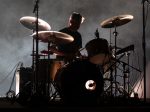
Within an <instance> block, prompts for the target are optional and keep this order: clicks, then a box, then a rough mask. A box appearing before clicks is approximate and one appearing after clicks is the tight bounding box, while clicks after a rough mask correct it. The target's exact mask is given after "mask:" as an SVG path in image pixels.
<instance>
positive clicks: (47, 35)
mask: <svg viewBox="0 0 150 112" xmlns="http://www.w3.org/2000/svg"><path fill="white" fill-rule="evenodd" d="M31 36H32V37H33V38H36V37H37V35H36V32H35V33H33V34H32V35H31ZM38 39H39V40H41V41H42V42H52V43H55V44H66V43H70V42H72V41H73V40H74V38H73V37H72V36H70V35H68V34H66V33H62V32H58V31H39V32H38Z"/></svg>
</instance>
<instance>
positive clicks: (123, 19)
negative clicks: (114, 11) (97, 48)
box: [101, 15, 133, 28]
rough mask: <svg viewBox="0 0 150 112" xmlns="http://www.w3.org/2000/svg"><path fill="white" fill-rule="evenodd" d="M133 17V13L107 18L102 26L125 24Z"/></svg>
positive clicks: (109, 26) (110, 26)
mask: <svg viewBox="0 0 150 112" xmlns="http://www.w3.org/2000/svg"><path fill="white" fill-rule="evenodd" d="M132 19H133V16H132V15H119V16H114V17H112V18H109V19H106V20H105V21H103V22H102V23H101V27H102V28H112V27H117V26H121V25H124V24H126V23H128V22H130V21H131V20H132Z"/></svg>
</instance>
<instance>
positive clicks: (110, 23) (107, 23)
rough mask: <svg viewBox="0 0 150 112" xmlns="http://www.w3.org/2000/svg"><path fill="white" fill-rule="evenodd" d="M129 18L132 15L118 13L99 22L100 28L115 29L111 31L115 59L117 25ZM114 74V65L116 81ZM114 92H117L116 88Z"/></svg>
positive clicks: (131, 18) (127, 20)
mask: <svg viewBox="0 0 150 112" xmlns="http://www.w3.org/2000/svg"><path fill="white" fill-rule="evenodd" d="M131 20H133V16H132V15H118V16H114V17H111V18H108V19H106V20H104V21H103V22H101V24H100V25H101V27H102V28H114V29H115V30H114V32H113V35H114V37H115V51H114V52H115V59H116V47H117V36H118V32H117V27H118V26H121V25H124V24H126V23H128V22H130V21H131ZM116 75H117V70H116V67H115V82H116V78H117V76H116ZM115 93H117V90H116V92H115ZM115 96H116V95H115Z"/></svg>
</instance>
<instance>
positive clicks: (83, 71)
mask: <svg viewBox="0 0 150 112" xmlns="http://www.w3.org/2000/svg"><path fill="white" fill-rule="evenodd" d="M91 81H92V82H91ZM55 82H56V84H57V85H58V88H59V92H60V94H61V97H62V99H63V100H64V101H65V102H67V103H76V104H94V103H97V100H98V98H99V97H100V96H101V93H102V92H103V76H102V73H101V70H100V68H99V67H98V66H97V65H95V64H92V63H90V62H89V61H87V60H78V61H75V62H72V63H71V64H69V65H67V66H66V67H64V68H63V69H61V70H60V71H59V72H58V73H57V74H56V77H55ZM90 83H91V84H90ZM92 83H93V85H92ZM87 85H88V87H89V88H88V87H86V86H87ZM91 88H92V89H91Z"/></svg>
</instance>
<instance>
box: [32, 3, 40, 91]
mask: <svg viewBox="0 0 150 112" xmlns="http://www.w3.org/2000/svg"><path fill="white" fill-rule="evenodd" d="M38 4H39V0H36V1H35V5H34V10H33V13H35V15H36V30H35V31H36V55H35V58H36V59H35V72H34V81H33V82H34V84H33V85H34V86H33V89H34V92H35V93H37V88H38V74H39V57H38V48H39V45H38V44H39V40H38V31H39V28H38V16H39V14H38V13H39V5H38Z"/></svg>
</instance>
